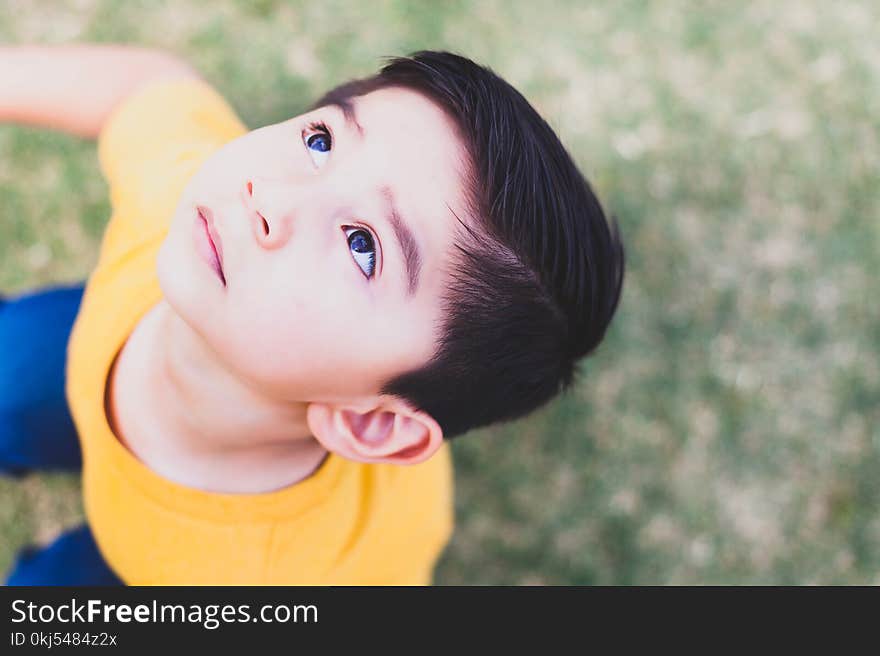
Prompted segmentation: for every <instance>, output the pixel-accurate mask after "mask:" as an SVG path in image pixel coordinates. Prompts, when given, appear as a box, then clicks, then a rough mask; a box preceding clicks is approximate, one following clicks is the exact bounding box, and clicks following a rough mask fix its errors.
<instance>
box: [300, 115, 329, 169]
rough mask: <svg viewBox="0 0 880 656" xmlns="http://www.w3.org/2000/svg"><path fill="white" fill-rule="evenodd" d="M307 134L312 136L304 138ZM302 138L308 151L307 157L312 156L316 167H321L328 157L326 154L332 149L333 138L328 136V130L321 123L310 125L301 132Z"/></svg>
mask: <svg viewBox="0 0 880 656" xmlns="http://www.w3.org/2000/svg"><path fill="white" fill-rule="evenodd" d="M309 132H311V133H312V134H309V135H308V136H306V135H307V134H308V133H309ZM302 136H303V141H305V144H306V148H308V149H309V155H311V156H312V162H313V163H314V164H315V166H316V167H319V166H321V164H323V163H324V161H325V160H326V159H327V158H328V157H329V156H330V155H329V154H328V153H329V152H330V151H331V150H332V149H333V137H332V136H331V135H330V130H328V129H327V126H326V125H324V124H323V123H320V122H317V123H310V124H309V125H308V127H307V128H306V130H304V131H303V135H302Z"/></svg>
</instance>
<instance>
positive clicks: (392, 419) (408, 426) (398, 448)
mask: <svg viewBox="0 0 880 656" xmlns="http://www.w3.org/2000/svg"><path fill="white" fill-rule="evenodd" d="M306 421H307V422H308V425H309V430H311V432H312V435H314V436H315V438H316V439H317V440H318V441H319V442H320V443H321V444H322V445H323V446H324V448H325V449H327V450H328V451H333V452H335V453H338V454H340V455H342V456H344V457H346V458H348V459H349V460H356V461H359V462H384V463H390V464H395V465H414V464H416V463H419V462H423V461H424V460H427V459H428V458H430V457H431V456H432V455H434V453H435V452H436V451H437V449H439V448H440V446H441V445H442V444H443V429H442V428H440V425H439V424H438V423H437V422H436V421H434V418H433V417H431V416H430V415H429V414H427V413H425V412H421V411H419V410H415V409H414V408H413V407H412V406H411V405H410V404H409V403H407V402H405V401H403V400H401V399H398V398H396V397H392V396H382V397H376V398H374V399H371V400H369V401H365V402H364V403H361V404H330V403H318V402H315V403H310V404H309V406H308V408H307V410H306Z"/></svg>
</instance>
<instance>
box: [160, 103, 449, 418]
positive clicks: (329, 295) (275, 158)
mask: <svg viewBox="0 0 880 656" xmlns="http://www.w3.org/2000/svg"><path fill="white" fill-rule="evenodd" d="M352 102H353V105H354V108H355V113H356V120H357V124H355V123H353V122H352V123H349V122H348V121H346V119H345V116H344V114H343V112H342V111H341V110H340V109H339V108H337V107H335V106H332V107H323V108H319V109H317V110H315V111H312V112H309V113H307V114H304V115H302V116H298V117H296V118H293V119H290V120H288V121H284V122H282V123H278V124H276V125H270V126H267V127H264V128H261V129H258V130H254V131H253V132H250V133H248V134H246V135H244V136H242V137H240V138H239V139H236V140H235V141H232V142H230V143H229V144H227V145H226V146H224V147H223V148H221V149H220V150H219V151H217V152H216V153H215V154H214V155H213V156H212V157H211V158H210V159H208V160H207V161H206V162H205V164H204V165H203V166H202V167H201V169H200V170H199V171H198V172H197V173H196V175H195V176H193V178H192V179H191V181H190V182H189V184H188V185H187V188H186V189H185V191H184V193H183V195H182V198H181V201H180V203H179V205H178V207H177V210H176V213H175V216H174V219H173V222H172V225H171V228H170V232H169V234H168V237H167V239H166V241H165V243H164V244H163V245H162V248H161V250H160V253H159V259H158V270H159V280H160V284H161V287H162V290H163V293H164V295H165V297H166V299H167V300H168V302H169V304H170V305H171V306H172V307H173V308H174V310H175V311H176V312H177V313H178V314H180V315H181V317H183V319H184V320H185V321H186V322H187V323H188V324H189V325H190V326H191V327H192V328H193V329H194V330H195V331H196V332H197V333H199V334H200V335H201V336H202V337H203V338H204V340H205V341H206V342H207V343H208V344H209V345H210V347H211V348H212V349H214V350H215V351H216V353H217V354H218V355H219V357H220V358H221V359H222V360H223V361H224V362H225V363H226V364H227V366H228V367H229V368H230V369H231V370H233V371H234V372H235V373H236V374H237V375H239V376H240V377H241V378H243V379H245V380H246V381H248V382H249V383H251V384H252V385H254V386H257V387H258V389H259V390H260V391H262V392H264V393H267V394H270V395H272V396H273V397H276V398H279V399H285V400H291V401H322V402H330V403H332V402H339V401H349V400H351V399H353V398H360V397H369V396H370V395H374V394H376V393H377V392H378V391H379V386H380V385H381V384H382V383H383V382H385V381H387V380H388V379H390V378H392V377H393V376H394V375H396V374H400V373H403V372H404V371H407V370H410V369H413V368H415V367H418V366H420V365H423V364H424V363H426V362H427V361H428V359H429V358H430V357H431V355H432V354H433V352H434V347H435V344H436V338H437V331H438V327H439V323H440V319H441V307H440V297H441V292H442V291H443V289H444V285H445V284H446V283H447V282H448V274H447V273H446V266H445V264H446V261H447V257H448V255H449V254H450V253H451V251H452V243H453V235H454V234H455V232H456V226H457V225H458V222H457V221H456V219H455V216H453V214H452V211H454V212H455V214H457V215H458V216H459V217H460V218H462V220H466V216H465V212H464V192H463V183H464V179H463V174H464V172H465V171H466V165H465V162H466V156H465V151H464V149H463V147H462V144H461V143H460V140H459V138H458V137H457V135H456V132H455V129H454V126H453V123H452V121H451V120H450V119H449V118H448V117H447V116H446V115H445V114H444V113H443V112H442V110H440V109H439V108H438V107H437V106H436V105H434V104H433V103H432V102H431V101H429V100H427V99H426V98H424V97H423V96H421V95H420V94H417V93H415V92H413V91H410V90H406V89H401V88H390V89H382V90H379V91H374V92H372V93H370V94H367V95H364V96H360V97H357V98H354V99H352ZM313 123H323V124H324V125H325V126H326V128H327V130H328V132H329V133H330V134H329V135H328V134H327V133H324V132H323V131H322V128H320V127H314V126H310V125H311V124H313ZM358 125H359V127H358ZM392 201H393V205H394V208H395V211H394V212H392ZM198 208H203V209H204V213H209V214H210V216H211V220H212V222H213V229H214V231H215V232H216V234H217V236H218V237H219V241H220V243H219V244H217V247H218V250H222V254H221V257H222V277H221V276H220V275H218V273H217V272H216V271H215V270H214V268H213V267H212V266H211V264H210V263H209V262H210V253H211V249H210V244H209V243H208V242H207V239H206V236H205V234H206V233H205V229H204V227H203V225H204V222H203V219H202V218H200V216H199V211H198ZM450 208H451V209H450ZM224 278H225V283H224Z"/></svg>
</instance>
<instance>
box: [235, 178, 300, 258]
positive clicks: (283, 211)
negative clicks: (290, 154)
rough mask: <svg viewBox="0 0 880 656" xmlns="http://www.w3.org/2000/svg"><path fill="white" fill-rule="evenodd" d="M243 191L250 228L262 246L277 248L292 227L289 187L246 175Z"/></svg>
mask: <svg viewBox="0 0 880 656" xmlns="http://www.w3.org/2000/svg"><path fill="white" fill-rule="evenodd" d="M245 187H246V193H247V196H248V199H249V208H248V209H249V210H251V216H250V221H251V231H252V232H253V235H254V238H255V239H256V240H257V243H258V244H260V246H262V247H263V248H270V249H271V248H280V247H281V246H283V245H284V244H285V243H287V240H288V239H289V238H290V233H291V232H292V230H293V212H294V208H293V203H292V202H291V201H292V199H291V194H290V191H289V189H287V188H285V186H284V185H282V184H280V183H277V182H273V181H271V180H267V179H265V178H257V177H254V178H249V179H248V180H247V182H246V185H245Z"/></svg>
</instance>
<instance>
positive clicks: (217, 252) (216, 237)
mask: <svg viewBox="0 0 880 656" xmlns="http://www.w3.org/2000/svg"><path fill="white" fill-rule="evenodd" d="M196 212H197V213H198V216H199V219H200V221H199V223H201V224H202V227H203V229H204V231H205V236H206V237H207V242H208V245H209V246H210V248H211V253H210V255H211V260H212V261H211V264H212V265H214V266H216V267H217V269H218V271H217V273H218V274H219V276H220V279H221V280H222V281H223V284H224V286H225V285H226V276H225V274H224V269H223V242H222V241H221V240H220V234H219V233H218V232H217V228H216V227H215V226H214V213H213V212H212V211H211V208H209V207H205V206H204V205H197V206H196Z"/></svg>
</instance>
